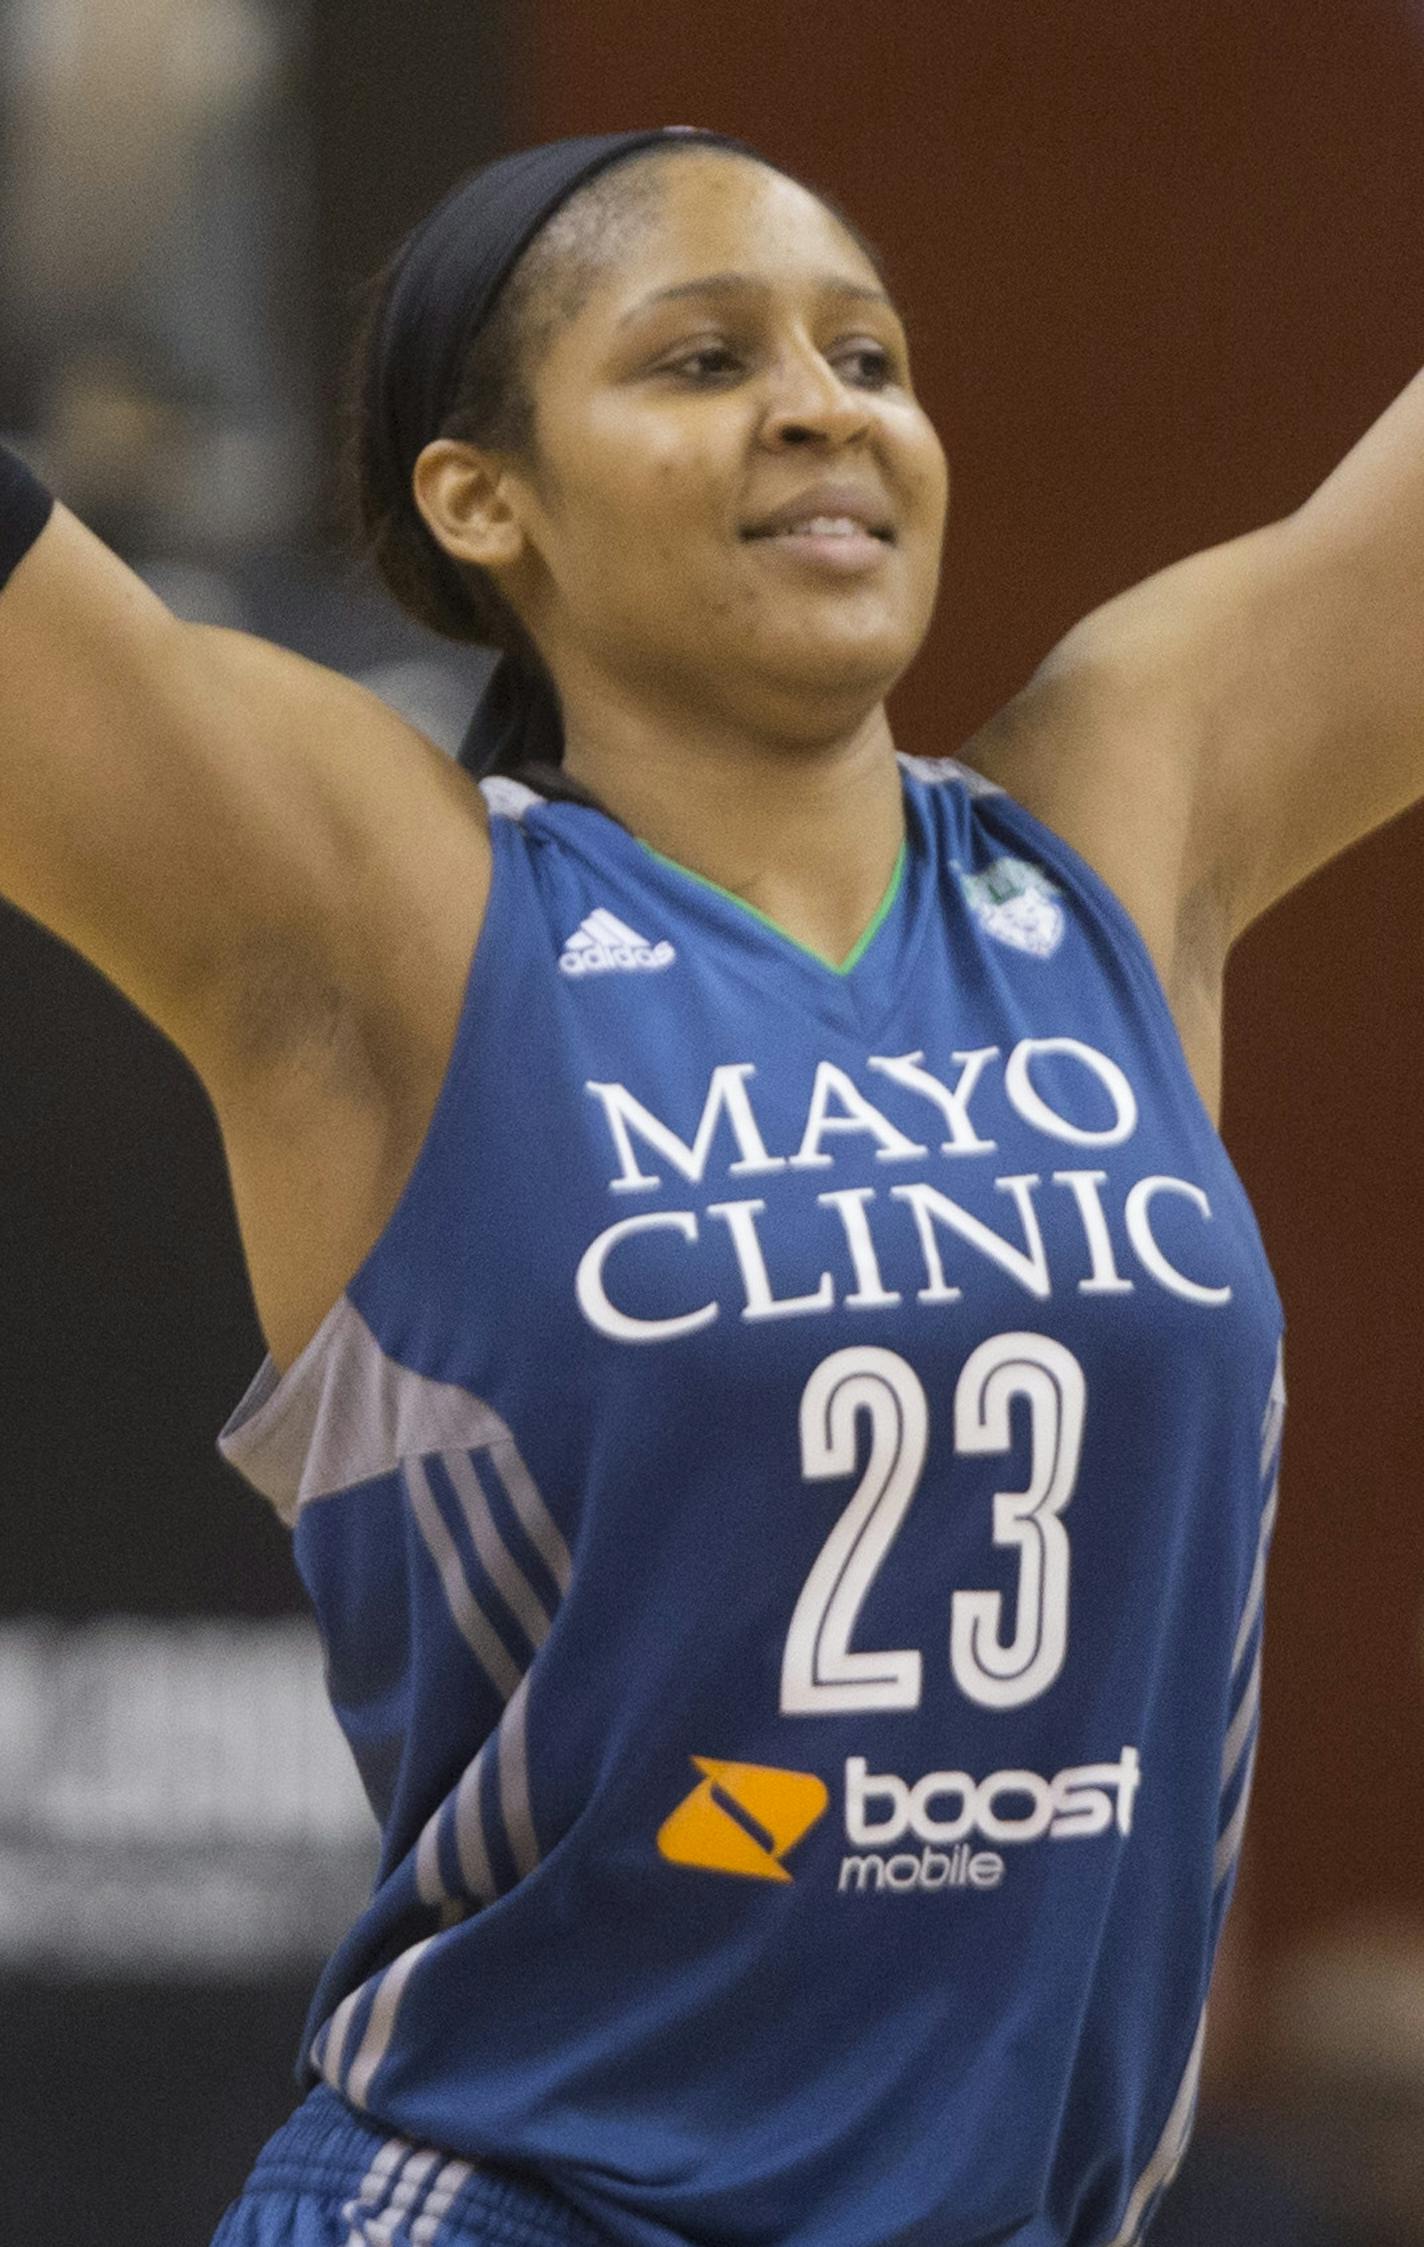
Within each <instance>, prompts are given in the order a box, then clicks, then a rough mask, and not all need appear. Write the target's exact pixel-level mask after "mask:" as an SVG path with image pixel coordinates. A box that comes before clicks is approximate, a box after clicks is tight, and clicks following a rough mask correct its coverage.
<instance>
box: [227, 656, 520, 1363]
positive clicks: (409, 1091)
mask: <svg viewBox="0 0 1424 2247" xmlns="http://www.w3.org/2000/svg"><path fill="white" fill-rule="evenodd" d="M213 637H214V644H213V646H212V648H211V650H210V660H211V662H212V664H213V666H214V670H215V673H220V674H221V678H222V685H223V688H224V693H225V700H226V705H227V707H228V708H229V709H231V708H232V706H233V704H234V702H236V703H238V704H241V703H242V702H243V701H244V699H246V700H248V702H249V704H250V707H251V708H252V712H253V717H254V722H256V723H258V724H259V726H260V725H261V724H262V722H263V720H262V717H261V715H260V714H262V713H266V714H267V716H266V723H267V724H268V725H270V724H272V723H274V722H275V723H277V724H278V725H279V726H280V730H281V731H282V732H283V734H284V735H285V737H286V741H287V753H286V756H285V757H284V759H283V762H282V771H283V775H284V793H285V796H286V802H285V806H284V809H285V815H286V818H287V820H288V821H289V823H290V830H291V836H292V856H291V864H290V867H289V871H288V877H287V882H286V892H287V894H286V896H285V898H284V900H283V902H282V905H281V908H280V910H274V912H273V914H272V915H271V917H270V919H268V920H267V921H265V922H264V921H262V920H261V919H259V918H254V917H253V916H252V915H250V914H248V915H245V916H243V918H242V920H241V923H240V925H235V927H234V943H233V951H232V957H231V960H230V963H229V968H228V972H227V974H226V976H225V978H224V980H223V983H222V985H221V987H220V988H219V989H217V990H216V991H215V992H214V993H213V994H212V1002H211V1004H212V1014H213V1019H212V1021H211V1022H210V1024H209V1026H208V1028H207V1030H206V1032H204V1033H202V1034H200V1035H198V1036H197V1037H196V1038H195V1039H194V1041H193V1043H194V1048H195V1050H193V1051H191V1052H190V1058H191V1059H192V1061H193V1063H194V1066H195V1068H196V1069H197V1071H198V1074H199V1076H200V1077H201V1078H202V1080H203V1083H204V1085H205V1087H206V1089H207V1091H208V1094H209V1097H210V1099H211V1101H212V1104H213V1107H214V1110H215V1112H216V1115H217V1120H218V1125H219V1129H220V1131H221V1134H222V1139H223V1145H224V1150H225V1153H226V1156H227V1163H228V1170H229V1175H230V1179H231V1183H232V1189H233V1196H234V1203H235V1207H236V1213H237V1218H238V1226H239V1231H240V1233H241V1236H242V1243H243V1249H244V1253H245V1256H246V1260H247V1266H248V1273H249V1277H250V1279H251V1283H252V1287H253V1293H254V1297H255V1300H256V1304H257V1309H258V1314H259V1318H260V1320H261V1324H262V1328H263V1332H264V1335H265V1337H266V1340H267V1343H268V1346H269V1348H270V1349H271V1350H272V1353H273V1355H274V1357H275V1358H276V1359H277V1361H278V1363H279V1364H281V1365H284V1366H285V1365H286V1364H289V1363H290V1362H291V1360H292V1359H293V1358H294V1357H295V1356H296V1355H297V1354H298V1352H299V1351H300V1350H301V1348H302V1347H303V1346H304V1345H305V1343H306V1342H307V1341H308V1340H309V1339H310V1337H311V1335H312V1334H313V1333H314V1332H315V1331H316V1328H317V1326H318V1325H319V1324H320V1322H321V1319H322V1317H323V1316H324V1314H325V1312H326V1311H327V1310H328V1309H329V1308H330V1306H331V1304H332V1303H334V1302H335V1300H336V1299H337V1297H338V1295H339V1294H340V1292H341V1290H342V1288H343V1287H344V1286H345V1284H346V1282H347V1281H348V1280H349V1279H350V1278H351V1277H352V1275H353V1274H354V1272H355V1271H356V1269H357V1268H358V1266H359V1264H360V1262H361V1260H362V1258H363V1257H364V1256H365V1254H366V1253H367V1251H368V1250H369V1249H370V1247H371V1246H372V1245H373V1244H374V1242H375V1240H376V1239H377V1238H378V1237H379V1235H380V1233H381V1232H382V1230H383V1229H384V1227H385V1224H386V1223H387V1221H388V1219H389V1217H390V1215H391V1213H392V1211H393V1209H394V1207H395V1204H396V1201H397V1200H398V1198H399V1196H400V1193H401V1190H402V1188H403V1186H404V1184H405V1181H406V1179H407V1177H408V1176H409V1173H410V1169H411V1167H412V1165H413V1163H414V1160H415V1157H416V1154H417V1152H418V1151H419V1147H420V1144H421V1141H422V1140H423V1138H424V1136H425V1133H426V1130H427V1129H428V1126H429V1121H430V1117H431V1114H432V1112H433V1110H434V1106H435V1101H436V1097H437V1095H438V1092H439V1088H440V1084H441V1082H442V1080H443V1077H444V1074H445V1070H446V1067H447V1065H448V1061H449V1055H450V1052H451V1049H452V1047H453V1043H454V1037H455V1031H456V1027H457V1024H458V1019H459V1011H460V1003H461V998H462V995H463V992H464V988H465V984H466V981H467V978H468V971H469V965H470V960H471V957H472V954H473V951H474V948H475V945H476V943H477V941H478V937H479V933H480V928H481V925H482V922H483V917H484V911H485V906H486V903H487V900H488V894H489V882H490V842H489V827H488V818H487V814H486V811H485V806H484V801H483V798H482V797H481V795H480V793H479V791H478V789H477V788H476V787H475V786H474V784H473V783H472V781H471V780H470V778H469V776H468V775H467V774H466V773H465V772H464V771H462V770H461V769H460V768H459V767H458V766H457V765H455V764H453V763H452V761H451V760H450V759H449V758H448V757H447V756H446V755H445V753H444V752H443V751H442V750H441V749H439V748H437V747H436V746H435V745H434V744H433V743H431V742H429V741H427V740H426V739H425V738H424V737H423V736H422V735H420V734H418V733H416V732H415V731H414V730H413V729H412V728H411V727H409V726H408V725H407V724H405V722H404V721H403V720H401V719H400V718H398V717H397V716H395V714H394V713H393V712H391V711H389V710H388V709H387V708H386V707H385V705H384V704H382V703H380V702H379V701H378V700H377V699H376V698H375V697H373V696H371V695H369V694H367V693H366V692H365V691H364V690H363V689H361V688H359V687H356V686H354V685H352V684H351V683H350V682H349V681H345V680H340V679H335V678H333V676H332V675H331V674H330V673H327V672H324V671H321V670H320V669H318V668H317V667H315V666H312V665H308V664H305V663H303V662H302V661H301V660H300V659H299V658H297V657H294V656H289V655H287V654H285V653H284V652H283V651H280V650H276V649H273V648H270V647H267V646H265V645H264V644H262V643H258V642H253V641H247V640H244V639H243V638H242V637H241V636H239V635H227V634H222V635H214V636H213ZM274 711H280V717H279V718H277V719H275V720H274V719H273V718H272V716H271V713H273V712H274Z"/></svg>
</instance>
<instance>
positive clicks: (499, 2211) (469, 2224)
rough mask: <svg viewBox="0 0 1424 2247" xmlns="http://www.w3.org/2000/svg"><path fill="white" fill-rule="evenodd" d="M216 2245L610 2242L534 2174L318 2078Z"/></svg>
mask: <svg viewBox="0 0 1424 2247" xmlns="http://www.w3.org/2000/svg"><path fill="white" fill-rule="evenodd" d="M213 2247H608V2235H607V2233H606V2232H603V2231H600V2230H599V2229H598V2228H597V2226H596V2225H594V2224H593V2223H591V2222H590V2221H589V2219H588V2218H587V2217H586V2216H584V2215H582V2214H581V2213H580V2212H579V2210H577V2209H576V2208H571V2207H570V2206H569V2205H568V2203H567V2201H564V2200H561V2199H560V2198H559V2196H558V2194H557V2193H555V2192H553V2191H552V2190H550V2189H549V2187H547V2186H545V2185H542V2184H540V2183H538V2182H537V2181H536V2180H535V2179H534V2178H532V2177H527V2176H524V2175H520V2174H515V2173H514V2172H513V2171H511V2170H508V2169H501V2168H500V2167H499V2166H498V2165H497V2164H480V2165H476V2164H475V2163H473V2162H469V2161H458V2160H456V2159H455V2158H454V2157H453V2156H452V2155H449V2154H444V2153H437V2152H435V2151H434V2150H432V2148H430V2147H428V2146H416V2145H412V2144H410V2143H409V2142H408V2141H407V2140H406V2139H404V2138H397V2137H393V2136H392V2135H391V2133H390V2132H389V2131H388V2130H383V2129H382V2128H381V2127H380V2125H379V2124H378V2123H371V2122H368V2121H366V2119H365V2118H364V2117H363V2116H361V2115H359V2114H357V2113H355V2112H354V2111H353V2109H352V2108H350V2107H348V2106H347V2105H346V2103H345V2101H344V2100H343V2099H339V2098H338V2097H337V2096H336V2093H335V2092H334V2091H330V2090H328V2089H327V2088H326V2086H325V2085H321V2086H319V2087H318V2088H317V2089H316V2090H315V2091H313V2092H312V2093H311V2094H310V2096H309V2097H308V2098H307V2099H306V2100H305V2102H304V2103H303V2104H302V2105H301V2106H300V2107H298V2109H297V2111H296V2113H295V2114H294V2115H293V2116H292V2117H291V2119H290V2121H288V2122H286V2123H284V2124H283V2126H282V2128H281V2129H280V2130H279V2131H278V2132H277V2134H276V2136H275V2137H274V2138H271V2139H269V2140H268V2142H267V2144H266V2145H265V2146H264V2147H263V2149H262V2152H261V2153H260V2155H259V2156H258V2160H257V2166H256V2168H255V2169H254V2170H253V2172H252V2175H251V2176H250V2177H249V2178H248V2180H247V2185H246V2188H245V2189H244V2191H243V2193H242V2196H241V2198H240V2199H238V2200H235V2201H234V2202H233V2204H232V2206H231V2207H230V2208H229V2209H228V2211H227V2214H226V2215H225V2216H224V2217H223V2220H222V2222H221V2223H220V2224H219V2226H218V2228H217V2231H216V2233H215V2235H214V2238H213Z"/></svg>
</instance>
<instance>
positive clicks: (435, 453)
mask: <svg viewBox="0 0 1424 2247" xmlns="http://www.w3.org/2000/svg"><path fill="white" fill-rule="evenodd" d="M413 486H414V491H415V503H416V505H417V507H418V508H419V509H420V512H421V514H422V515H423V516H424V518H425V521H426V523H427V525H428V526H429V529H430V531H431V534H432V536H433V537H435V538H436V539H438V540H439V542H440V544H441V545H442V546H443V547H444V549H445V551H446V553H447V554H450V555H452V556H453V557H454V559H455V560H456V561H457V562H473V563H475V564H476V565H477V566H478V567H479V568H480V569H486V570H505V569H509V568H512V566H513V565H514V564H515V563H516V562H518V561H520V560H521V559H522V558H523V555H524V552H525V538H524V526H523V524H522V522H521V521H520V519H519V515H518V512H517V510H516V508H515V506H514V504H513V495H512V492H511V489H510V479H509V474H508V470H507V469H506V468H504V467H501V466H500V465H499V464H498V463H497V461H496V460H495V459H494V457H493V456H492V455H491V454H489V453H482V452H479V451H478V450H477V449H476V448H475V446H473V445H467V444H462V443H461V442H460V440H459V439H458V438H455V437H437V438H435V440H434V441H433V443H431V444H428V445H427V446H426V447H425V449H424V451H423V452H422V453H421V455H420V458H419V459H418V460H417V461H416V464H415V472H414V477H413Z"/></svg>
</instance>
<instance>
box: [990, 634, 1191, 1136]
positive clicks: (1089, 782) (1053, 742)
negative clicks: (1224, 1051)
mask: <svg viewBox="0 0 1424 2247" xmlns="http://www.w3.org/2000/svg"><path fill="white" fill-rule="evenodd" d="M1201 725H1202V718H1201V713H1200V711H1199V710H1198V708H1197V707H1196V705H1195V703H1194V699H1193V695H1192V690H1191V682H1190V679H1189V678H1188V677H1187V676H1185V675H1183V676H1181V677H1180V678H1177V679H1173V678H1172V677H1171V676H1170V675H1164V674H1163V673H1161V672H1160V671H1159V672H1154V671H1153V670H1152V669H1151V668H1150V667H1148V666H1146V665H1144V664H1141V663H1139V662H1135V661H1134V660H1133V650H1132V648H1131V646H1130V644H1128V643H1127V641H1126V640H1125V639H1124V638H1123V637H1121V636H1119V634H1118V633H1117V632H1115V631H1114V629H1113V625H1112V621H1111V620H1109V622H1108V623H1107V624H1106V626H1105V625H1103V624H1101V623H1099V622H1098V620H1097V619H1089V620H1087V622H1086V624H1085V625H1083V626H1080V627H1078V628H1077V629H1076V630H1075V631H1074V632H1072V633H1069V634H1068V635H1067V636H1066V637H1065V639H1064V640H1062V641H1061V642H1060V643H1059V645H1058V646H1057V647H1056V648H1055V649H1054V650H1053V652H1052V654H1051V655H1050V656H1049V657H1048V658H1047V659H1046V660H1045V662H1043V663H1042V664H1041V665H1040V666H1039V668H1038V670H1037V671H1036V672H1035V673H1034V675H1033V677H1032V678H1031V679H1030V680H1029V681H1028V683H1027V685H1026V686H1025V687H1024V688H1023V689H1022V690H1021V691H1020V692H1019V693H1018V694H1016V695H1015V696H1014V697H1013V698H1012V699H1011V700H1010V701H1009V702H1008V703H1006V704H1005V705H1004V707H1003V708H1002V709H1001V710H999V711H998V712H996V713H995V715H994V716H993V717H992V718H991V719H990V720H989V721H988V723H987V724H986V725H984V726H982V727H981V728H980V729H979V731H978V732H977V733H976V734H975V735H974V736H973V737H972V738H971V739H970V740H969V741H968V742H966V743H965V745H964V747H963V749H962V751H961V752H960V754H961V756H962V758H963V761H964V762H965V763H966V764H967V765H969V766H971V767H972V768H973V769H974V770H975V771H977V772H981V773H983V774H984V776H985V777H986V778H987V779H990V780H993V781H996V782H997V783H998V784H999V786H1000V787H1002V788H1004V789H1006V790H1007V792H1008V793H1009V794H1010V795H1011V796H1013V797H1014V798H1015V800H1016V801H1017V802H1019V803H1021V804H1022V805H1023V806H1024V808H1025V809H1026V810H1028V811H1031V812H1032V813H1033V814H1034V816H1035V817H1036V818H1038V819H1041V820H1042V821H1043V823H1044V825H1045V826H1047V827H1050V828H1052V829H1053V831H1054V833H1055V834H1058V835H1061V836H1062V837H1063V839H1064V841H1065V842H1068V843H1070V844H1071V845H1072V847H1073V848H1074V849H1075V850H1076V851H1077V852H1078V854H1079V856H1080V857H1082V858H1083V859H1085V860H1086V861H1087V863H1088V864H1089V865H1090V866H1091V867H1092V868H1093V871H1094V872H1095V873H1096V874H1097V875H1098V876H1099V877H1100V878H1101V879H1102V880H1103V881H1104V882H1105V883H1106V884H1107V886H1108V888H1109V889H1110V890H1112V892H1113V893H1114V895H1115V896H1116V897H1117V898H1118V900H1119V901H1120V903H1121V904H1122V905H1123V907H1124V908H1125V910H1126V911H1127V912H1128V914H1129V915H1130V916H1131V918H1132V920H1133V921H1134V922H1135V924H1136V926H1137V928H1138V929H1139V931H1140V932H1141V935H1142V937H1143V940H1144V942H1145V944H1146V946H1147V950H1148V952H1149V954H1150V955H1151V958H1152V961H1153V964H1154V966H1155V967H1156V970H1157V973H1158V976H1159V977H1160V979H1161V982H1162V986H1163V989H1164V991H1165V993H1166V996H1167V1001H1168V1004H1169V1006H1170V1008H1171V1010H1172V1014H1173V1018H1174V1020H1175V1022H1176V1025H1177V1029H1178V1032H1179V1034H1180V1035H1181V1038H1182V1042H1183V1045H1184V1047H1185V1049H1186V1053H1187V1059H1188V1062H1189V1064H1190V1066H1191V1069H1192V1073H1193V1076H1194V1077H1195V1079H1196V1082H1197V1085H1198V1088H1199V1090H1200V1091H1201V1094H1202V1097H1203V1100H1204V1101H1205V1102H1206V1105H1207V1108H1208V1110H1209V1112H1210V1113H1211V1114H1212V1115H1213V1117H1215V1116H1216V1114H1217V1113H1218V1109H1219V1104H1220V1077H1221V999H1222V984H1223V977H1224V973H1225V967H1226V959H1227V953H1228V949H1229V942H1230V930H1229V923H1228V919H1227V915H1226V911H1225V907H1224V903H1223V900H1222V897H1221V895H1220V892H1219V889H1218V885H1217V883H1216V881H1215V878H1214V871H1213V868H1212V865H1211V864H1210V862H1209V861H1208V860H1206V859H1204V858H1203V856H1202V855H1201V853H1200V849H1199V836H1198V827H1197V821H1198V809H1199V789H1200V771H1201V754H1202V750H1201V733H1200V729H1201Z"/></svg>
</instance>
